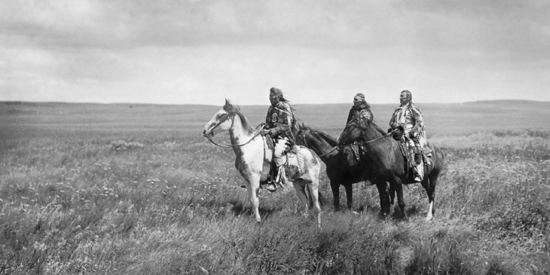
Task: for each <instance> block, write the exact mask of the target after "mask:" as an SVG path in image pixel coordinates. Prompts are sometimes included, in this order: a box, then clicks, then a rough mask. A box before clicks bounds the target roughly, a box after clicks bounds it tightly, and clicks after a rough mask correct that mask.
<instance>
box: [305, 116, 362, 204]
mask: <svg viewBox="0 0 550 275" xmlns="http://www.w3.org/2000/svg"><path fill="white" fill-rule="evenodd" d="M295 136H296V143H297V144H299V145H304V146H306V147H308V148H310V149H312V150H313V151H314V152H315V153H316V154H317V155H318V156H319V157H320V158H321V160H322V161H323V162H324V163H325V165H326V172H327V176H328V178H329V179H330V188H331V189H332V195H333V200H334V201H333V202H334V210H336V211H338V210H339V208H340V185H343V186H344V188H345V189H346V198H347V207H348V209H351V206H352V204H353V191H352V184H354V183H357V182H361V181H365V180H367V174H368V173H369V171H368V168H369V166H368V165H367V163H366V159H365V158H364V157H363V158H360V157H359V152H360V151H359V150H354V149H353V148H352V146H351V145H345V146H342V147H337V140H336V139H335V138H334V137H332V136H330V135H328V134H326V133H323V132H321V131H317V130H314V129H311V128H309V127H307V126H305V125H301V127H300V129H299V130H298V132H297V133H296V135H295Z"/></svg>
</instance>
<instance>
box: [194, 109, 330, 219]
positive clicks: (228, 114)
mask: <svg viewBox="0 0 550 275" xmlns="http://www.w3.org/2000/svg"><path fill="white" fill-rule="evenodd" d="M223 131H229V136H230V139H231V145H229V146H228V147H232V148H233V151H235V157H236V158H235V168H237V170H238V171H239V173H240V174H241V176H242V177H243V178H244V179H245V180H246V184H245V185H246V189H247V190H248V196H249V199H250V203H251V204H252V211H253V212H254V216H255V217H256V221H258V222H260V221H261V218H260V213H259V211H258V207H259V200H258V192H259V190H260V182H265V181H266V180H267V177H268V174H269V170H270V169H271V164H270V163H271V159H272V157H273V151H272V149H270V148H269V146H268V145H267V141H266V138H265V137H264V136H262V135H259V131H255V130H254V129H253V128H252V127H251V126H250V125H249V123H248V120H247V119H246V117H245V116H244V115H243V114H242V113H241V111H240V108H239V106H237V105H232V104H231V103H230V102H229V101H228V100H227V99H226V100H225V105H224V106H223V107H222V108H221V109H220V110H219V111H218V112H217V113H216V114H214V116H213V117H212V118H211V119H210V121H208V123H206V125H205V126H204V129H203V131H202V133H203V135H204V136H205V137H206V138H208V139H209V140H210V141H212V137H213V136H214V135H215V134H218V133H220V132H223ZM212 143H214V144H216V143H215V142H213V141H212ZM216 145H218V144H216ZM218 146H221V145H218ZM296 147H297V153H296V154H294V153H288V154H287V162H286V163H285V164H284V168H285V176H286V179H288V180H289V181H291V182H292V183H293V185H294V188H295V189H296V194H297V195H298V198H299V199H300V201H301V203H302V205H303V206H304V207H305V209H308V208H310V207H313V208H314V210H315V212H316V218H317V225H318V226H319V227H320V226H321V206H320V204H319V176H320V172H321V161H320V159H319V158H318V157H317V155H316V154H315V153H313V152H312V151H311V150H310V149H308V148H306V147H304V146H296ZM282 178H284V177H282ZM306 187H307V189H306ZM308 198H309V200H308Z"/></svg>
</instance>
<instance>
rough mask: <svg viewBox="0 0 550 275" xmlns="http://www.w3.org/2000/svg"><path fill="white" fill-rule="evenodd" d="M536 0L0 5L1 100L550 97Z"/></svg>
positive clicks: (544, 11)
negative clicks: (403, 94) (404, 93)
mask: <svg viewBox="0 0 550 275" xmlns="http://www.w3.org/2000/svg"><path fill="white" fill-rule="evenodd" d="M549 3H550V2H548V1H547V0H533V1H516V0H499V1H497V0H457V1H449V0H418V1H411V0H373V1H359V0H349V1H335V0H292V1H291V0H271V1H268V0H253V1H244V0H212V1H207V0H182V1H172V0H157V1H149V0H137V1H133V0H132V1H129V0H94V1H91V0H90V1H87V0H0V101H35V102H42V101H56V102H95V103H155V104H207V105H222V104H223V103H224V99H225V98H229V99H230V100H231V101H232V102H234V103H237V104H242V105H268V104H269V100H268V96H269V89H270V88H271V87H278V88H280V89H281V90H282V91H283V93H284V96H285V98H287V99H288V100H290V101H291V102H293V103H295V104H326V103H350V104H351V102H352V100H353V96H354V95H355V94H356V93H363V94H365V96H366V99H367V101H368V102H369V103H371V104H386V103H398V102H399V93H400V91H401V90H404V89H407V90H410V91H411V92H412V94H413V101H415V102H429V103H458V102H469V101H479V100H495V99H522V100H539V101H550V4H549Z"/></svg>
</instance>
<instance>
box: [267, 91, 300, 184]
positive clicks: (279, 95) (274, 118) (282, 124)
mask: <svg viewBox="0 0 550 275" xmlns="http://www.w3.org/2000/svg"><path fill="white" fill-rule="evenodd" d="M269 101H270V102H271V106H269V109H268V110H267V116H266V118H265V123H266V127H265V128H264V129H263V130H262V132H261V134H262V135H264V136H265V135H270V136H271V137H272V138H273V140H274V143H275V148H274V150H273V162H274V164H275V169H273V170H274V171H273V172H272V173H271V181H270V182H269V184H268V185H267V186H266V189H268V190H270V191H275V188H276V184H280V179H281V176H284V174H283V173H284V167H283V164H284V163H285V159H284V156H285V154H286V153H287V152H288V151H289V150H290V149H291V148H292V146H293V145H294V134H293V133H292V126H293V125H294V124H295V121H294V115H293V108H292V107H291V106H290V104H289V102H288V100H287V99H285V98H284V96H283V92H281V90H280V89H278V88H275V87H273V88H271V89H270V90H269Z"/></svg>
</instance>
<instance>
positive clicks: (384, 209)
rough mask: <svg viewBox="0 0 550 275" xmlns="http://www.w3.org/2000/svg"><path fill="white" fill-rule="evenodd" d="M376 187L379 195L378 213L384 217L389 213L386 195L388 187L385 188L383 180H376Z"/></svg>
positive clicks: (388, 199)
mask: <svg viewBox="0 0 550 275" xmlns="http://www.w3.org/2000/svg"><path fill="white" fill-rule="evenodd" d="M376 188H377V189H378V194H379V195H380V214H381V215H382V217H383V218H386V217H387V216H388V215H389V214H390V198H389V196H388V189H387V188H386V182H385V181H376Z"/></svg>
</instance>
